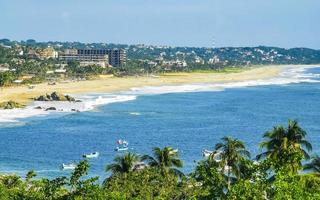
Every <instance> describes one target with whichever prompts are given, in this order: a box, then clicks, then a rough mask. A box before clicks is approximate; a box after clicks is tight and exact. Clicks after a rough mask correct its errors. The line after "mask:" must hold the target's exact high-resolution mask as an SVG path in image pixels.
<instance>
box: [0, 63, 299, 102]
mask: <svg viewBox="0 0 320 200" xmlns="http://www.w3.org/2000/svg"><path fill="white" fill-rule="evenodd" d="M299 66H301V65H299ZM286 67H288V66H265V67H259V68H251V69H248V70H244V71H241V72H231V73H230V72H229V73H218V72H216V73H215V72H203V73H202V72H193V73H169V74H164V75H160V76H148V77H147V76H142V77H122V78H118V77H110V76H105V77H100V78H97V79H95V80H87V81H78V82H63V83H57V84H56V85H48V84H47V83H41V84H38V85H35V88H34V89H29V88H28V87H27V86H26V85H21V86H15V87H6V88H2V89H0V102H4V101H9V100H13V101H16V102H19V103H23V104H27V103H29V102H30V101H32V98H34V97H37V96H39V95H43V94H46V93H51V92H53V91H57V92H60V93H64V94H81V93H89V92H117V91H125V90H129V89H130V88H133V87H143V86H161V85H181V84H192V83H218V82H236V81H247V80H258V79H268V78H272V77H274V76H277V75H278V74H279V73H280V72H281V71H283V70H284V69H285V68H286Z"/></svg>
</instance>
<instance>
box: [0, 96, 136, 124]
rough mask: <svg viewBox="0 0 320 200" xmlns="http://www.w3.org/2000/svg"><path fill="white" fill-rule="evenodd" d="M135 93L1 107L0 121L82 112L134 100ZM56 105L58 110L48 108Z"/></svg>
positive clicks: (79, 97)
mask: <svg viewBox="0 0 320 200" xmlns="http://www.w3.org/2000/svg"><path fill="white" fill-rule="evenodd" d="M135 98H136V96H133V95H102V96H100V95H99V96H97V95H86V96H83V98H81V96H78V98H77V99H80V100H82V102H63V101H35V102H34V103H32V104H30V105H29V106H27V107H26V108H23V109H10V110H1V109H0V123H13V122H14V123H16V122H19V120H21V119H23V118H29V117H35V116H37V117H38V116H46V115H49V114H51V113H70V112H82V111H88V110H92V109H94V108H95V107H96V106H99V105H105V104H110V103H117V102H124V101H131V100H134V99H135ZM51 107H54V108H55V109H56V110H47V109H48V108H51Z"/></svg>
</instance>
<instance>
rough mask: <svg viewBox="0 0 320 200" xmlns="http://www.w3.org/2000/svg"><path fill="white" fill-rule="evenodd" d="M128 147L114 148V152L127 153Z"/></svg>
mask: <svg viewBox="0 0 320 200" xmlns="http://www.w3.org/2000/svg"><path fill="white" fill-rule="evenodd" d="M128 149H129V148H128V147H116V148H115V149H114V150H115V151H128Z"/></svg>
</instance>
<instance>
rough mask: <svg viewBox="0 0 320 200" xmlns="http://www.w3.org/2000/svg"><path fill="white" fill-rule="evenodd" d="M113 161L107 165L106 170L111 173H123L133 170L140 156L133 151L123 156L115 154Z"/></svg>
mask: <svg viewBox="0 0 320 200" xmlns="http://www.w3.org/2000/svg"><path fill="white" fill-rule="evenodd" d="M113 161H114V163H112V164H110V165H107V167H106V171H107V172H108V171H111V172H112V174H124V173H128V172H131V171H133V170H134V166H135V163H137V162H139V161H140V157H139V156H138V155H136V154H133V153H126V154H124V155H123V156H117V157H115V159H114V160H113Z"/></svg>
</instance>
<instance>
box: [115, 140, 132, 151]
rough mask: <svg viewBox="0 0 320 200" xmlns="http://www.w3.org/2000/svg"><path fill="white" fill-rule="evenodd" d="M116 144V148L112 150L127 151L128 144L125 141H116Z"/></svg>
mask: <svg viewBox="0 0 320 200" xmlns="http://www.w3.org/2000/svg"><path fill="white" fill-rule="evenodd" d="M117 144H118V145H119V146H117V147H116V148H115V149H114V150H115V151H127V150H128V149H129V148H128V145H129V142H127V141H126V140H121V139H120V140H118V141H117Z"/></svg>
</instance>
